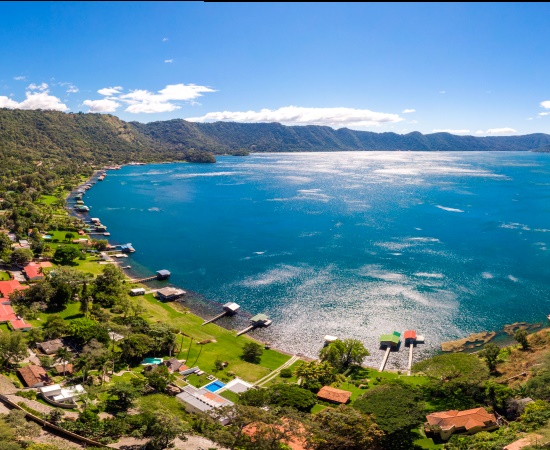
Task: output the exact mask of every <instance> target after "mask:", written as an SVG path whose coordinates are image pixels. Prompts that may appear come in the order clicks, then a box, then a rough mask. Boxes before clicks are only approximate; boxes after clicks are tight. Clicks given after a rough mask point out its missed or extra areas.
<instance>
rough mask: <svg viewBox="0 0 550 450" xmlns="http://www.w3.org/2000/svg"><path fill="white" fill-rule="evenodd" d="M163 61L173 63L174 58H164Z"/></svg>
mask: <svg viewBox="0 0 550 450" xmlns="http://www.w3.org/2000/svg"><path fill="white" fill-rule="evenodd" d="M164 62H165V63H173V62H174V60H173V59H165V60H164Z"/></svg>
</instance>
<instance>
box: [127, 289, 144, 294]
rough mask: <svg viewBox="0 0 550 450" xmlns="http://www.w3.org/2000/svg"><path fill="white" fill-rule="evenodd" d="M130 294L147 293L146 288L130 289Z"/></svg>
mask: <svg viewBox="0 0 550 450" xmlns="http://www.w3.org/2000/svg"><path fill="white" fill-rule="evenodd" d="M130 295H132V296H136V295H145V289H144V288H135V289H130Z"/></svg>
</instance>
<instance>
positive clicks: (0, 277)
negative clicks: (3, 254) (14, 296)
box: [0, 272, 11, 281]
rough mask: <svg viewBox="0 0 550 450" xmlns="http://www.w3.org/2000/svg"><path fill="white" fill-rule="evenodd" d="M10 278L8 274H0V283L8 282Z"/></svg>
mask: <svg viewBox="0 0 550 450" xmlns="http://www.w3.org/2000/svg"><path fill="white" fill-rule="evenodd" d="M10 280H11V277H10V274H9V273H8V272H0V281H10Z"/></svg>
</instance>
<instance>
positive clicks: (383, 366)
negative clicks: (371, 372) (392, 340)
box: [379, 345, 391, 372]
mask: <svg viewBox="0 0 550 450" xmlns="http://www.w3.org/2000/svg"><path fill="white" fill-rule="evenodd" d="M390 352H391V347H390V346H389V345H388V346H387V347H386V354H385V355H384V359H383V360H382V364H380V370H379V371H380V372H384V368H385V367H386V363H387V362H388V357H389V356H390Z"/></svg>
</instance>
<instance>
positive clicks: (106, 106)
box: [83, 98, 120, 112]
mask: <svg viewBox="0 0 550 450" xmlns="http://www.w3.org/2000/svg"><path fill="white" fill-rule="evenodd" d="M83 104H84V105H86V106H89V107H90V112H115V111H116V109H117V108H118V107H119V106H120V103H117V102H115V101H114V100H109V99H108V98H104V99H102V100H84V102H83Z"/></svg>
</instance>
